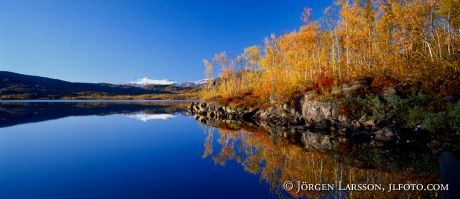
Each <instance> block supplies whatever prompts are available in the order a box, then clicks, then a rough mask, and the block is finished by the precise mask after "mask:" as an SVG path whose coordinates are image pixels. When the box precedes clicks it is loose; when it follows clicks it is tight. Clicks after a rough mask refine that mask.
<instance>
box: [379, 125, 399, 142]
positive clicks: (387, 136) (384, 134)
mask: <svg viewBox="0 0 460 199" xmlns="http://www.w3.org/2000/svg"><path fill="white" fill-rule="evenodd" d="M396 138H397V137H396V133H395V132H394V131H392V130H391V129H390V128H387V127H385V128H383V129H382V130H380V131H377V132H375V133H374V139H375V140H378V141H382V142H390V141H394V140H396Z"/></svg>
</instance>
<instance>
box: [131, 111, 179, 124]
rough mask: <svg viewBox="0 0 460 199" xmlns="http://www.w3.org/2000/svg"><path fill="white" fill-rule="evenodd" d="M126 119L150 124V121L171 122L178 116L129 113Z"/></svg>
mask: <svg viewBox="0 0 460 199" xmlns="http://www.w3.org/2000/svg"><path fill="white" fill-rule="evenodd" d="M125 116H126V117H128V118H131V119H135V120H140V121H143V122H148V121H150V120H170V119H172V118H175V117H176V116H175V115H173V114H165V113H163V114H148V113H144V112H137V113H129V114H125Z"/></svg>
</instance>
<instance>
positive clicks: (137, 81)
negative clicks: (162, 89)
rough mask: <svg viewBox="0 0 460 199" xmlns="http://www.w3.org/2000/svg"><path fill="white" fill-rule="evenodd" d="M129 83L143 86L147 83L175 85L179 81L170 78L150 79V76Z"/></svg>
mask: <svg viewBox="0 0 460 199" xmlns="http://www.w3.org/2000/svg"><path fill="white" fill-rule="evenodd" d="M127 84H128V85H131V86H139V87H143V86H147V85H173V84H177V82H175V81H172V80H169V79H162V80H156V79H150V78H149V77H144V78H141V79H138V80H134V81H130V82H128V83H127Z"/></svg>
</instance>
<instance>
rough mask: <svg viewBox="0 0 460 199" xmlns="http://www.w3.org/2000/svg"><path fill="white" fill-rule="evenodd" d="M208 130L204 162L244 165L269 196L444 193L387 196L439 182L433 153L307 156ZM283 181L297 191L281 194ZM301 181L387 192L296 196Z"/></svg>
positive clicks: (362, 151)
mask: <svg viewBox="0 0 460 199" xmlns="http://www.w3.org/2000/svg"><path fill="white" fill-rule="evenodd" d="M204 130H205V134H206V138H205V142H204V153H203V158H211V159H212V160H213V161H214V163H215V164H217V165H220V166H225V165H226V164H227V163H229V162H232V161H234V162H237V163H238V164H241V165H242V166H243V167H244V170H245V171H246V172H248V173H251V174H255V175H260V179H261V181H262V182H264V183H268V184H269V186H270V190H271V192H272V193H273V194H275V195H276V196H277V197H279V198H439V197H441V192H435V191H432V192H428V191H392V192H388V189H389V187H388V185H389V184H390V183H392V184H399V183H401V184H407V183H418V184H424V185H426V184H430V183H440V179H439V172H438V168H437V165H436V161H433V158H432V156H431V154H420V153H418V154H411V153H410V152H405V153H408V154H406V155H404V156H402V157H395V155H394V154H387V153H385V151H382V150H383V149H379V148H376V147H372V146H369V145H365V146H357V145H356V146H353V147H352V148H346V149H345V148H340V147H338V148H335V150H309V151H306V150H305V149H304V148H302V147H300V146H299V145H294V144H292V142H290V141H289V140H288V139H273V137H270V136H269V135H270V134H268V133H266V132H257V131H255V132H250V131H246V130H234V129H219V128H215V127H209V126H207V127H204ZM303 140H304V142H305V141H308V139H303ZM319 140H322V138H321V139H319ZM307 144H308V143H307ZM401 158H405V159H404V160H402V159H401ZM400 161H405V162H404V163H402V162H400ZM285 181H291V182H294V188H293V190H291V191H285V190H283V187H282V185H283V183H284V182H285ZM298 181H300V182H307V183H309V184H319V183H322V184H336V183H338V182H339V181H341V182H342V184H343V185H342V186H343V187H345V185H346V184H382V187H383V188H384V189H385V191H346V190H344V191H338V190H337V188H336V189H335V190H330V191H314V190H312V191H300V192H298V193H297V191H298V188H297V182H298Z"/></svg>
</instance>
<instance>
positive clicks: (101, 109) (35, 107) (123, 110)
mask: <svg viewBox="0 0 460 199" xmlns="http://www.w3.org/2000/svg"><path fill="white" fill-rule="evenodd" d="M188 104H189V103H186V102H169V101H109V102H104V101H80V102H78V101H77V102H75V101H61V102H0V128H3V127H9V126H14V125H19V124H26V123H32V122H42V121H47V120H53V119H58V118H63V117H68V116H88V115H112V114H124V115H126V116H127V117H130V118H134V119H138V120H141V121H148V120H152V119H171V118H173V117H174V115H172V114H173V113H177V112H185V111H186V107H187V105H188Z"/></svg>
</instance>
